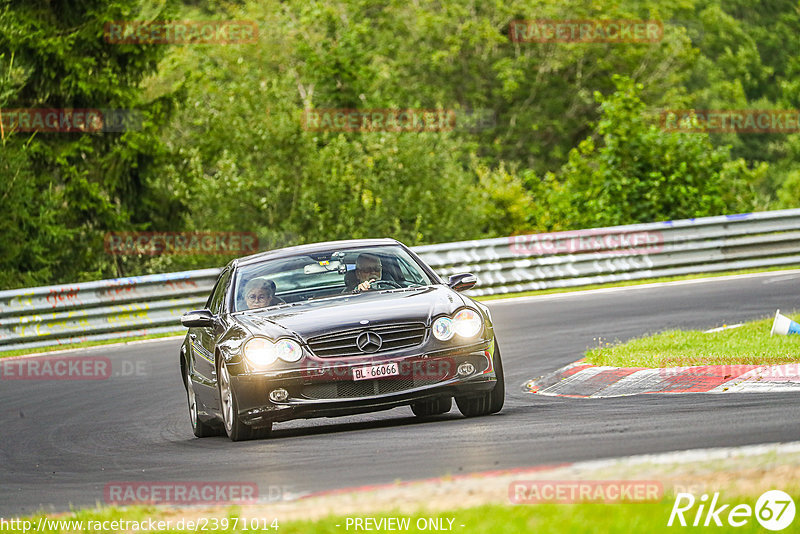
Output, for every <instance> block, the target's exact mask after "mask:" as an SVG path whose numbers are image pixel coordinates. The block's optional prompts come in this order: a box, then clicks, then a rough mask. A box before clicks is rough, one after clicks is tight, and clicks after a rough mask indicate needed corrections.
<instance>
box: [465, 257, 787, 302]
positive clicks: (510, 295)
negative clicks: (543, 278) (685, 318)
mask: <svg viewBox="0 0 800 534" xmlns="http://www.w3.org/2000/svg"><path fill="white" fill-rule="evenodd" d="M792 269H800V265H784V266H780V267H769V268H766V269H742V270H739V271H724V272H719V273H699V274H687V275H684V276H662V277H660V278H643V279H641V280H625V281H623V282H609V283H607V284H592V285H587V286H579V287H555V288H552V289H536V290H532V291H522V292H519V293H504V294H502V295H485V296H481V297H476V298H475V300H481V301H484V300H497V299H510V298H516V297H529V296H534V295H550V294H553V293H570V292H573V291H588V290H590V289H606V288H610V287H628V286H640V285H644V284H658V283H662V282H680V281H683V280H698V279H702V278H716V277H719V276H733V275H737V274H753V273H769V272H775V271H788V270H792Z"/></svg>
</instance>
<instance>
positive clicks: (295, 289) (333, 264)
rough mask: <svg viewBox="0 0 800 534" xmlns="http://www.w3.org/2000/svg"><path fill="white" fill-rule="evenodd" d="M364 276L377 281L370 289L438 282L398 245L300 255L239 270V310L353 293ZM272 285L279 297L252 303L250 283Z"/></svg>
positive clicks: (410, 286)
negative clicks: (248, 291)
mask: <svg viewBox="0 0 800 534" xmlns="http://www.w3.org/2000/svg"><path fill="white" fill-rule="evenodd" d="M357 267H358V269H357ZM363 279H370V280H375V282H373V283H372V284H371V286H372V287H371V289H372V290H377V291H380V290H392V289H403V288H412V287H423V286H428V285H430V284H431V283H433V282H432V281H431V279H430V277H429V276H428V275H427V274H426V272H425V270H424V269H423V268H422V267H421V266H420V265H419V264H418V263H417V261H416V260H415V259H414V258H413V257H412V256H411V255H410V254H408V252H406V251H405V250H404V249H403V248H402V247H399V246H392V245H388V246H380V247H361V248H351V249H334V250H330V251H322V252H313V253H308V254H298V255H296V256H292V257H288V258H279V259H274V260H264V261H263V262H261V263H256V264H252V265H245V266H242V267H240V268H239V269H237V274H236V282H235V287H234V291H235V298H234V311H243V310H247V309H253V308H262V307H269V306H277V305H282V304H292V303H298V302H303V301H306V300H310V299H320V298H326V297H334V296H338V295H342V294H352V292H353V289H354V288H355V287H356V286H357V285H358V284H359V283H360V281H361V280H363ZM262 281H263V283H260V282H262ZM248 284H250V285H249V286H248ZM272 284H274V289H272V291H274V298H273V299H272V300H271V301H269V302H266V303H263V302H259V303H258V305H256V306H248V304H247V302H246V300H245V288H246V287H254V286H259V285H260V286H266V287H267V288H270V289H271V288H272V287H273V286H272Z"/></svg>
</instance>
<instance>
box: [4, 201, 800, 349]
mask: <svg viewBox="0 0 800 534" xmlns="http://www.w3.org/2000/svg"><path fill="white" fill-rule="evenodd" d="M414 251H415V252H416V253H417V254H419V255H420V257H422V259H423V260H425V262H426V263H428V264H429V265H430V266H431V267H433V268H434V269H435V270H436V271H437V272H438V273H439V274H440V275H442V276H444V277H447V276H449V275H451V274H455V273H460V272H472V273H475V274H476V275H478V279H479V281H480V282H479V285H478V286H476V287H475V288H474V289H472V290H470V291H467V294H469V295H471V296H481V295H496V294H506V293H516V292H520V291H529V290H539V289H549V288H563V287H578V286H583V285H590V284H599V283H607V282H618V281H624V280H637V279H646V278H655V277H662V276H678V275H685V274H697V273H714V272H720V271H729V270H736V269H750V268H763V267H775V266H781V265H800V209H795V210H781V211H771V212H761V213H749V214H743V215H726V216H718V217H706V218H702V219H686V220H678V221H667V222H658V223H647V224H633V225H627V226H615V227H610V228H597V229H592V230H578V231H569V232H556V233H550V234H535V235H520V236H510V237H504V238H496V239H484V240H480V241H461V242H457V243H442V244H438V245H426V246H421V247H415V248H414ZM218 274H219V269H203V270H198V271H185V272H180V273H168V274H159V275H149V276H137V277H132V278H120V279H115V280H101V281H97V282H88V283H82V284H68V285H57V286H48V287H36V288H27V289H15V290H10V291H0V352H2V351H6V350H12V349H24V348H34V347H41V346H50V345H62V344H69V343H74V342H77V341H93V340H106V339H115V338H121V337H135V336H143V335H147V334H154V333H161V332H175V333H179V332H183V331H184V328H183V327H182V326H181V325H180V316H181V315H182V314H183V313H184V312H185V311H187V310H189V309H192V308H197V307H201V306H202V305H203V304H204V303H205V301H206V298H207V296H208V293H209V292H210V290H211V288H212V287H213V285H214V281H215V280H216V277H217V275H218Z"/></svg>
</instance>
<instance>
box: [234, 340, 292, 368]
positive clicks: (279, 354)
mask: <svg viewBox="0 0 800 534" xmlns="http://www.w3.org/2000/svg"><path fill="white" fill-rule="evenodd" d="M244 357H245V358H247V361H249V362H250V363H251V364H253V365H254V366H255V367H259V368H264V367H268V366H270V365H272V364H273V363H275V360H277V359H278V358H280V359H281V360H283V361H285V362H289V363H292V362H296V361H298V360H299V359H300V358H302V357H303V349H302V347H300V344H299V343H298V342H297V341H295V340H293V339H279V340H278V341H276V342H275V343H273V342H272V341H270V340H269V339H266V338H263V337H254V338H252V339H251V340H250V341H248V342H247V343H245V344H244Z"/></svg>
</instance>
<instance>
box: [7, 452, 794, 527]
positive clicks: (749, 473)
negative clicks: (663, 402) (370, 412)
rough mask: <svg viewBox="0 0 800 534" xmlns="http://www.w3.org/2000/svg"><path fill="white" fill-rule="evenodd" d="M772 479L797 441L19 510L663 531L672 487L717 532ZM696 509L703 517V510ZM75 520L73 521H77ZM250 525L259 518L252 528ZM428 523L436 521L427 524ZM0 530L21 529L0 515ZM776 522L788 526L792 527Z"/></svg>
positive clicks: (205, 522) (219, 520)
mask: <svg viewBox="0 0 800 534" xmlns="http://www.w3.org/2000/svg"><path fill="white" fill-rule="evenodd" d="M520 481H539V482H543V483H548V484H564V485H565V486H566V487H569V486H570V485H574V483H576V482H591V483H601V484H604V485H605V487H609V486H616V487H620V486H622V485H624V483H625V482H626V481H627V482H638V483H642V482H645V483H647V484H654V483H655V484H657V485H659V487H660V488H661V491H659V492H658V493H659V495H658V496H657V500H656V501H655V502H631V501H630V500H629V501H627V502H625V501H617V502H609V503H597V502H594V503H591V502H578V503H573V504H556V503H552V502H550V503H539V504H510V502H509V487H511V486H512V485H513V487H516V485H517V483H518V482H520ZM774 489H779V490H781V491H784V492H786V493H788V494H789V495H790V496H791V497H792V498H793V499H794V500H795V502H800V448H798V447H797V444H784V445H764V446H755V447H750V448H749V450H748V448H747V447H745V448H739V449H720V450H716V451H714V450H712V451H709V452H708V454H698V453H694V454H685V453H680V452H678V453H668V454H666V455H655V456H652V457H638V458H637V457H634V458H629V459H628V458H621V459H618V460H610V461H608V460H605V461H599V462H585V463H578V464H572V465H569V466H563V467H556V468H552V469H546V470H537V471H533V472H524V473H519V472H506V473H500V474H493V475H489V476H467V477H453V478H444V479H438V480H434V481H420V482H413V483H408V484H405V485H390V486H389V487H384V488H382V489H377V490H362V491H355V492H345V493H335V494H326V495H319V496H314V497H310V498H307V499H299V500H294V501H288V502H274V503H270V504H259V505H251V506H228V507H215V508H197V507H190V508H183V509H180V508H169V507H157V506H131V507H124V508H118V507H105V508H99V509H95V510H80V511H75V512H72V513H68V514H61V515H58V516H54V515H35V516H31V517H26V518H22V520H25V521H30V522H31V523H30V525H29V527H30V528H28V529H27V531H28V532H30V531H31V530H35V531H37V532H73V531H82V532H88V533H93V532H109V531H117V532H120V531H127V532H137V531H156V530H157V531H160V532H167V531H168V532H200V531H210V530H215V531H225V532H252V531H254V530H260V531H262V532H270V531H276V528H275V527H276V526H277V527H278V528H277V532H282V533H291V534H323V533H346V532H359V531H366V530H367V528H364V526H363V525H365V524H364V523H363V521H365V520H366V519H367V518H369V519H370V520H371V521H370V526H372V528H371V529H369V530H371V531H373V532H391V531H405V532H429V531H431V530H444V531H447V532H463V533H472V532H476V533H486V532H490V533H492V532H502V533H505V532H509V533H517V532H539V533H562V532H620V533H628V532H672V531H674V530H676V528H677V529H681V527H680V526H679V525H678V524H677V523H675V524H674V525H673V526H672V527H669V526H667V523H668V521H669V517H670V516H671V513H672V510H673V507H674V506H675V502H676V496H677V494H678V493H691V494H692V495H693V496H694V497H695V500H696V502H695V505H694V506H693V507H691V508H690V509H689V510H688V511H686V512H685V513H684V518H685V519H686V520H687V523H688V528H690V529H691V530H692V531H693V532H694V531H699V532H706V531H713V532H726V531H728V530H730V526H729V525H728V524H727V519H728V513H729V512H730V511H731V509H732V508H733V506H736V505H740V504H744V505H747V506H749V507H750V508H751V510H752V509H754V508H755V505H756V502H757V500H758V498H759V496H760V495H762V494H763V493H764V492H766V491H769V490H774ZM715 493H718V494H719V498H718V505H717V506H718V507H719V506H722V505H728V506H727V510H726V511H725V512H723V513H721V514H719V518H720V520H721V522H722V523H723V527H722V528H721V527H719V526H713V523H712V526H711V527H709V528H707V529H704V528H703V527H702V526H700V527H693V526H692V522H693V520H694V518H695V517H696V514H697V512H698V509H699V503H700V502H701V495H703V494H706V495H707V496H708V497H709V498H708V500H711V499H710V497H711V496H713V495H714V494H715ZM528 495H529V496H530V495H531V494H528ZM608 495H610V493H608ZM706 503H707V501H706ZM684 504H685V501H684ZM707 508H708V507H707V506H706V510H707ZM701 515H702V518H701V523H700V524H701V525H702V521H703V520H704V519H705V513H703V514H701ZM389 518H394V519H395V520H400V521H403V523H402V524H404V525H407V527H406V528H394V529H389V528H380V527H378V526H377V525H379V524H380V523H379V522H380V520H381V519H389ZM44 519H47V522H46V523H45V521H44ZM356 519H361V520H362V528H356V526H355V520H356ZM745 519H746V520H747V523H746V524H745V525H744V526H742V527H739V528H736V529H735V530H736V531H737V532H756V531H758V532H763V531H764V530H763V529H762V527H761V526H760V525H759V523H758V522H757V520H756V519H755V517H753V516H752V515H751V516H750V517H749V518H745ZM59 521H60V522H61V523H58V522H59ZM70 521H72V522H73V523H71V524H70V523H69V522H70ZM76 521H80V522H82V523H81V524H80V525H78V524H77V523H75V522H76ZM90 521H91V522H94V523H90ZM111 521H128V522H137V524H139V523H142V522H154V523H158V522H159V521H163V522H164V523H163V524H161V525H160V526H154V527H150V528H147V527H145V528H141V527H139V528H136V527H133V526H132V525H131V524H130V523H129V524H119V523H118V524H116V525H113V524H111V523H110V522H111ZM64 522H66V523H64ZM167 522H169V523H167ZM798 522H800V518H796V519H795V522H794V523H793V525H792V526H795V525H796V524H797V523H798ZM37 525H38V526H37ZM395 525H397V524H396V523H395ZM256 526H257V527H259V528H258V529H256V528H254V527H256ZM433 526H438V527H439V528H438V529H435V528H431V527H433ZM264 527H266V528H264ZM725 527H727V528H725ZM4 531H8V532H23V531H25V530H24V529H23V528H14V526H13V525H11V526H10V528H9V525H6V526H5V528H4ZM785 531H786V532H790V531H792V528H791V527H789V528H787V529H786V530H785Z"/></svg>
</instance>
